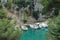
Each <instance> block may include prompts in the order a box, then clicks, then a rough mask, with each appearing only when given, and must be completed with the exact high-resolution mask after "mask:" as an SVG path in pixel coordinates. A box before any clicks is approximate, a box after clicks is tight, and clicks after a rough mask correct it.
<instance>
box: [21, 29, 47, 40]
mask: <svg viewBox="0 0 60 40" xmlns="http://www.w3.org/2000/svg"><path fill="white" fill-rule="evenodd" d="M47 32H48V29H45V28H42V29H37V30H34V29H31V28H30V29H29V30H28V31H24V32H23V34H22V35H21V37H20V40H46V34H47Z"/></svg>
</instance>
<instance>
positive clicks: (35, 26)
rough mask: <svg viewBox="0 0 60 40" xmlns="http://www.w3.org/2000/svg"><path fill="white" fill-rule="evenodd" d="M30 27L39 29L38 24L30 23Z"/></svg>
mask: <svg viewBox="0 0 60 40" xmlns="http://www.w3.org/2000/svg"><path fill="white" fill-rule="evenodd" d="M30 27H31V28H33V29H38V26H37V25H36V24H34V25H30Z"/></svg>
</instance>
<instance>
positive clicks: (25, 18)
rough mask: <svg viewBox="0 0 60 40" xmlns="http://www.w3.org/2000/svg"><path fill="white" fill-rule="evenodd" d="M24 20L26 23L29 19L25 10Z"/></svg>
mask: <svg viewBox="0 0 60 40" xmlns="http://www.w3.org/2000/svg"><path fill="white" fill-rule="evenodd" d="M23 21H24V23H26V22H27V21H28V15H27V13H26V12H24V16H23Z"/></svg>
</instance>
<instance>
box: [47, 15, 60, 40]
mask: <svg viewBox="0 0 60 40" xmlns="http://www.w3.org/2000/svg"><path fill="white" fill-rule="evenodd" d="M48 21H49V22H48V29H49V33H48V40H60V15H59V16H57V17H55V18H52V19H49V20H48Z"/></svg>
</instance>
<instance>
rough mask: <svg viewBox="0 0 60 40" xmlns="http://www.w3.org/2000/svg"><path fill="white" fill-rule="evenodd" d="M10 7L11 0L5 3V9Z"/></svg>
mask: <svg viewBox="0 0 60 40" xmlns="http://www.w3.org/2000/svg"><path fill="white" fill-rule="evenodd" d="M11 6H12V0H8V2H7V3H6V7H7V8H11Z"/></svg>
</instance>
